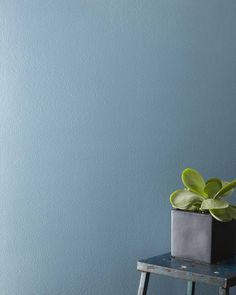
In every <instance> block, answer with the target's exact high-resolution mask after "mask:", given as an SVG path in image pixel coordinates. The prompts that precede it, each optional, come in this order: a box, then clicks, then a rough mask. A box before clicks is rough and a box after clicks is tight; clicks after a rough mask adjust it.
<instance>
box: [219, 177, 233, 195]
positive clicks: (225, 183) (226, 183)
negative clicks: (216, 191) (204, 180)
mask: <svg viewBox="0 0 236 295" xmlns="http://www.w3.org/2000/svg"><path fill="white" fill-rule="evenodd" d="M221 182H222V185H223V187H224V186H226V185H228V184H229V182H228V181H223V180H221ZM233 192H234V189H231V190H230V191H228V192H226V193H224V194H223V195H222V197H226V196H230V195H232V193H233Z"/></svg>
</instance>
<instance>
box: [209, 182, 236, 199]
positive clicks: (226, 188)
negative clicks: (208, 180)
mask: <svg viewBox="0 0 236 295" xmlns="http://www.w3.org/2000/svg"><path fill="white" fill-rule="evenodd" d="M235 187H236V180H233V181H231V182H229V183H228V184H226V185H225V186H223V187H222V188H221V189H220V190H219V191H218V192H217V193H216V194H215V196H214V199H216V198H218V197H220V196H223V195H224V194H225V193H227V192H229V191H230V190H232V189H233V188H235Z"/></svg>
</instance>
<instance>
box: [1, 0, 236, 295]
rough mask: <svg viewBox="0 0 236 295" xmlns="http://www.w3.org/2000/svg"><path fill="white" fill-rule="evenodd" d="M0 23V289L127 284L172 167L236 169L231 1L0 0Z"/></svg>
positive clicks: (166, 215)
mask: <svg viewBox="0 0 236 295" xmlns="http://www.w3.org/2000/svg"><path fill="white" fill-rule="evenodd" d="M0 27H1V30H0V89H1V91H0V103H1V105H0V121H1V133H0V136H1V138H0V151H1V158H0V167H1V177H0V191H1V196H0V293H1V294H2V295H34V294H35V295H36V294H37V295H49V294H50V295H64V294H65V295H100V294H103V295H111V294H112V295H121V294H124V295H131V294H136V292H137V286H138V280H139V274H138V273H137V271H136V260H137V259H139V258H145V257H148V256H153V255H157V254H161V253H164V252H167V251H169V249H170V205H169V201H168V198H169V194H170V193H171V192H172V191H173V190H175V189H177V188H179V187H181V182H180V178H179V175H180V173H181V171H182V169H183V168H185V167H187V166H190V167H195V168H196V169H198V170H200V171H201V172H202V173H203V174H204V175H205V176H206V177H210V176H219V177H222V178H224V179H228V178H229V179H231V178H234V177H236V156H235V150H236V138H235V123H236V115H235V111H236V30H235V28H236V1H235V0H228V1H222V0H199V1H194V0H178V1H174V0H146V1H140V0H136V1H134V0H119V1H117V0H101V1H95V0H77V1H76V0H67V1H66V0H57V1H56V0H33V1H32V0H31V1H30V0H1V1H0ZM196 234H197V233H196ZM155 290H159V294H168V295H172V294H175V295H178V294H183V293H184V290H185V283H184V282H181V281H178V280H170V279H168V278H156V279H153V278H152V279H151V282H150V294H154V292H155ZM215 292H216V288H214V287H208V286H205V285H201V286H199V287H197V294H208V295H209V294H216V293H215ZM234 292H235V291H234ZM232 294H236V293H232Z"/></svg>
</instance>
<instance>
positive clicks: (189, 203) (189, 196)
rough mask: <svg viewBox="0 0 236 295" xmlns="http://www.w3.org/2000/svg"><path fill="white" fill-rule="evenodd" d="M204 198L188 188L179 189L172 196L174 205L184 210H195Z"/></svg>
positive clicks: (171, 200) (171, 199)
mask: <svg viewBox="0 0 236 295" xmlns="http://www.w3.org/2000/svg"><path fill="white" fill-rule="evenodd" d="M203 200H204V198H203V197H201V196H199V195H197V194H195V193H192V192H190V191H187V190H177V191H175V192H173V193H172V194H171V196H170V202H171V204H172V206H173V207H174V208H178V209H183V210H185V209H187V210H192V211H195V210H196V209H197V208H198V207H199V205H200V204H201V203H202V201H203ZM193 206H194V207H193Z"/></svg>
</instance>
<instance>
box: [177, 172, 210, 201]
mask: <svg viewBox="0 0 236 295" xmlns="http://www.w3.org/2000/svg"><path fill="white" fill-rule="evenodd" d="M182 181H183V184H184V185H185V187H186V188H188V189H189V190H190V191H191V192H194V193H198V194H201V195H202V194H203V195H205V193H204V187H205V181H204V179H203V177H202V176H201V174H200V173H199V172H198V171H196V170H194V169H191V168H186V169H184V171H183V173H182Z"/></svg>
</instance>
